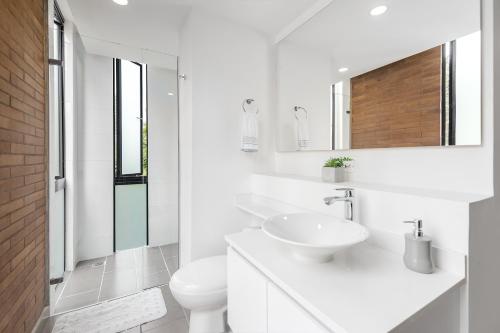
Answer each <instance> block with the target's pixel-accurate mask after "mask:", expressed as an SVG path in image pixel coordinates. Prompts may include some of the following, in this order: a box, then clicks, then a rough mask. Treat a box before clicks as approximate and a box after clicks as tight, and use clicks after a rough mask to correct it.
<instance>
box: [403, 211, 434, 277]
mask: <svg viewBox="0 0 500 333" xmlns="http://www.w3.org/2000/svg"><path fill="white" fill-rule="evenodd" d="M403 223H412V224H413V233H407V234H405V254H404V257H403V259H404V263H405V265H406V267H407V268H408V269H410V270H412V271H415V272H418V273H424V274H430V273H432V272H434V264H433V262H432V252H431V251H432V244H431V243H432V240H431V239H430V238H429V237H427V236H424V232H423V230H422V228H423V223H422V220H418V219H415V220H413V221H404V222H403Z"/></svg>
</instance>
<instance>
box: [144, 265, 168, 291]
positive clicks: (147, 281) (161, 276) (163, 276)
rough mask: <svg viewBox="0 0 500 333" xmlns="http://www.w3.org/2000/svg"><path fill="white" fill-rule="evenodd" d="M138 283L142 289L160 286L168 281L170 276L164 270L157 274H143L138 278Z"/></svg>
mask: <svg viewBox="0 0 500 333" xmlns="http://www.w3.org/2000/svg"><path fill="white" fill-rule="evenodd" d="M139 281H142V288H144V289H147V288H152V287H156V286H161V285H164V284H167V283H168V282H169V281H170V274H169V272H168V271H167V270H166V269H165V270H163V271H160V272H158V273H152V274H144V275H143V276H141V277H139Z"/></svg>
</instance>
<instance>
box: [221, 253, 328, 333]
mask: <svg viewBox="0 0 500 333" xmlns="http://www.w3.org/2000/svg"><path fill="white" fill-rule="evenodd" d="M227 260H228V261H227V282H228V285H227V286H228V287H227V304H228V323H229V326H230V327H231V330H232V331H233V332H234V333H304V332H307V333H328V332H330V331H329V330H327V329H326V328H324V327H323V326H322V325H321V324H320V323H319V322H318V321H317V320H316V319H314V318H313V317H312V316H311V315H310V314H309V313H308V312H306V311H305V310H304V309H303V308H302V307H301V306H300V305H299V304H298V303H297V302H295V301H294V300H293V299H291V298H290V297H289V296H288V295H286V294H285V293H284V292H283V291H282V290H281V289H280V288H278V287H277V286H275V285H274V284H273V283H272V282H270V281H269V280H268V279H267V278H266V277H265V276H264V275H263V274H262V273H261V272H260V271H258V270H257V269H256V268H255V267H254V266H253V265H252V264H250V263H249V262H248V261H247V260H246V259H244V258H243V257H242V256H240V255H239V254H238V253H237V252H236V251H234V250H233V249H232V248H228V251H227Z"/></svg>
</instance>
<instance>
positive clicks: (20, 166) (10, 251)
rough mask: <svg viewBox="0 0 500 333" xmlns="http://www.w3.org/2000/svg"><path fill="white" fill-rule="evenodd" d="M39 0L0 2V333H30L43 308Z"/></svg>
mask: <svg viewBox="0 0 500 333" xmlns="http://www.w3.org/2000/svg"><path fill="white" fill-rule="evenodd" d="M45 12H46V3H45V0H0V332H9V333H10V332H31V330H32V328H33V326H34V325H35V323H36V320H37V319H38V317H39V315H40V313H41V311H42V309H43V307H44V303H45V296H46V295H45V286H46V273H45V270H46V267H45V241H46V239H45V226H46V219H47V209H46V207H47V205H46V203H47V184H46V179H47V144H46V138H47V137H48V134H47V125H46V124H47V122H46V120H47V119H46V107H45V105H46V103H45V102H46V100H45V96H46V91H45V79H46V76H47V75H46V65H45V64H46V59H45V57H46V35H47V29H46V26H47V24H46V13H45Z"/></svg>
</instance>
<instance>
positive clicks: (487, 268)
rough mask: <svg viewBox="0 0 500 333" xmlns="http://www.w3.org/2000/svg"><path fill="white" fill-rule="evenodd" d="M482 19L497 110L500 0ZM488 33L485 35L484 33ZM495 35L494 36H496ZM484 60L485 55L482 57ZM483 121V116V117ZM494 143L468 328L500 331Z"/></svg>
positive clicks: (486, 0)
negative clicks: (492, 192) (490, 188)
mask: <svg viewBox="0 0 500 333" xmlns="http://www.w3.org/2000/svg"><path fill="white" fill-rule="evenodd" d="M483 19H484V20H485V23H486V27H487V30H486V29H485V30H486V31H484V32H483V41H484V40H485V39H487V40H488V44H487V53H486V56H487V61H488V63H489V62H494V66H493V70H491V68H489V67H488V68H487V70H486V71H484V69H483V82H484V80H485V78H486V80H487V82H489V81H490V80H491V81H493V83H494V84H493V86H492V85H490V84H488V85H487V86H486V87H484V85H483V103H487V104H488V105H491V107H492V108H494V109H495V111H496V113H497V114H498V112H499V110H500V41H499V39H498V37H497V36H498V35H500V4H499V3H498V2H497V1H494V0H483ZM484 35H486V36H484ZM493 35H494V36H495V38H494V39H493ZM483 61H484V57H483ZM488 120H489V121H491V124H492V126H494V130H495V132H496V133H500V117H498V116H497V117H494V118H493V119H491V118H490V119H488ZM483 124H484V120H483ZM492 141H493V144H494V161H493V166H494V172H495V174H494V189H495V194H496V195H495V197H494V198H492V199H490V200H486V201H483V202H480V203H478V204H476V205H474V206H473V207H472V209H471V214H470V218H471V227H470V238H469V242H470V244H469V247H470V254H469V277H468V279H469V299H470V302H469V318H468V321H469V332H470V333H475V332H499V331H500V316H498V308H499V304H500V287H499V283H498V282H499V281H500V263H499V259H498V253H499V252H500V244H499V241H498V240H499V239H500V224H499V220H500V219H499V216H500V208H499V207H500V197H499V196H498V194H497V193H498V192H499V191H500V135H495V136H494V138H492Z"/></svg>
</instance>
